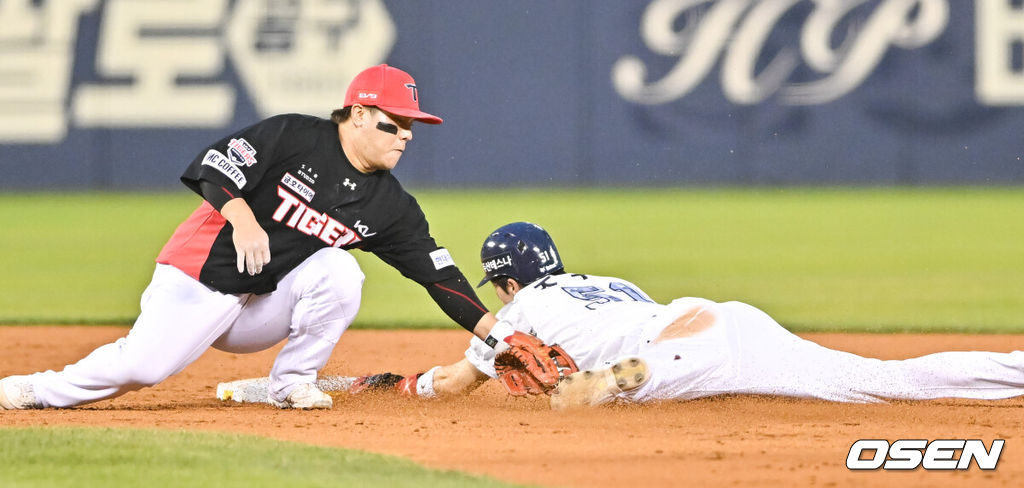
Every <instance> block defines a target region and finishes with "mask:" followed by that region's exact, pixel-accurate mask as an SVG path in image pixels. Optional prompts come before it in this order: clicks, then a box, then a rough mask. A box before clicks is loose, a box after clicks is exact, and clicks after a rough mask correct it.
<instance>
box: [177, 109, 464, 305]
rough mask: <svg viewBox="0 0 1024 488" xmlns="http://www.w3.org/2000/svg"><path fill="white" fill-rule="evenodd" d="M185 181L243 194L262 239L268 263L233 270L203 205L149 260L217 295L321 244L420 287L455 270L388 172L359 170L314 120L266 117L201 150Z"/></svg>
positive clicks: (223, 230) (262, 283)
mask: <svg viewBox="0 0 1024 488" xmlns="http://www.w3.org/2000/svg"><path fill="white" fill-rule="evenodd" d="M181 180H182V182H183V183H185V185H186V186H188V187H189V188H191V189H192V190H193V191H195V192H196V193H199V194H202V193H201V191H200V188H199V182H200V181H201V180H205V181H209V182H212V183H214V184H216V185H219V186H221V187H223V188H225V189H227V190H229V191H230V192H231V193H232V194H233V195H241V197H242V198H244V199H245V201H246V203H247V204H248V205H249V207H250V208H252V211H253V214H254V215H255V216H256V220H257V222H258V223H259V224H260V226H261V227H262V228H263V230H264V231H266V233H267V235H268V236H269V238H270V255H271V260H270V262H269V263H267V264H266V265H265V266H264V267H263V272H262V273H260V274H258V275H256V276H249V274H248V273H239V272H238V269H237V267H236V266H237V264H236V263H237V261H236V257H237V255H236V253H235V248H234V243H233V241H232V230H233V229H232V227H231V225H227V224H228V223H227V221H225V220H224V218H223V217H222V216H221V214H220V212H218V211H217V210H216V209H214V208H213V206H211V205H210V204H209V203H206V202H205V201H204V202H203V204H202V205H200V206H199V208H198V209H196V211H195V212H193V213H192V215H191V216H190V217H189V218H188V219H187V220H186V221H185V222H183V223H182V224H181V225H180V226H179V227H178V229H177V230H176V231H175V232H174V235H173V236H172V237H171V239H170V241H168V242H167V244H166V245H165V246H164V248H163V250H162V251H161V252H160V255H159V257H157V262H159V263H162V264H170V265H173V266H175V267H177V268H178V269H181V270H182V271H184V272H185V273H187V274H188V275H189V276H192V277H193V278H195V279H197V280H199V281H200V282H202V283H205V284H206V285H208V286H210V287H212V288H214V289H215V290H218V291H221V292H224V293H266V292H269V291H273V290H274V289H275V287H276V283H277V281H278V280H279V279H280V278H281V277H282V276H284V275H285V274H287V273H288V271H290V270H291V269H293V268H294V267H295V266H297V265H298V264H299V263H301V262H302V261H303V260H305V259H306V258H307V257H309V256H310V255H312V254H313V253H314V252H316V251H317V250H318V249H321V248H323V247H326V246H333V247H340V248H344V249H352V248H359V249H362V250H364V251H370V252H373V253H374V254H376V255H377V256H378V257H380V258H381V259H382V260H384V261H385V262H387V263H388V264H390V265H391V266H393V267H395V268H397V269H398V270H399V271H400V272H401V273H402V274H403V275H404V276H406V277H407V278H410V279H412V280H414V281H416V282H418V283H420V284H424V285H425V284H428V283H435V282H438V281H441V280H444V279H447V278H451V277H453V276H457V275H460V273H459V271H458V268H456V267H455V266H454V262H453V261H452V260H451V258H450V256H449V255H448V253H447V251H446V250H445V249H443V248H439V247H438V246H437V244H436V243H435V242H434V239H433V238H432V237H431V236H430V231H429V227H428V224H427V220H426V217H425V216H424V215H423V212H422V210H420V207H419V204H418V203H417V202H416V199H415V198H413V197H412V195H409V194H408V193H407V192H406V191H405V190H404V189H403V188H402V186H401V185H400V184H399V182H398V180H397V179H395V177H394V176H392V175H391V173H390V172H389V171H377V172H374V173H370V174H363V173H360V172H359V171H357V170H356V169H355V168H354V167H353V166H352V165H351V163H349V161H348V159H347V158H346V157H345V153H344V151H343V150H342V148H341V141H340V140H339V138H338V126H337V125H336V124H334V123H333V122H331V121H328V120H324V119H320V118H317V117H312V116H307V115H298V114H288V115H278V116H275V117H271V118H269V119H266V120H264V121H262V122H259V123H257V124H255V125H253V126H250V127H248V128H246V129H243V130H241V131H239V132H237V133H235V134H232V135H231V136H228V137H226V138H224V139H222V140H220V141H218V142H217V143H216V144H213V145H212V146H210V147H208V148H206V149H204V150H203V151H202V152H200V154H199V155H198V156H197V157H196V158H195V159H194V160H193V161H192V163H191V164H190V165H189V166H188V168H186V170H185V172H184V174H183V175H182V177H181Z"/></svg>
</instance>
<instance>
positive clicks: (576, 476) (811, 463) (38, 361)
mask: <svg viewBox="0 0 1024 488" xmlns="http://www.w3.org/2000/svg"><path fill="white" fill-rule="evenodd" d="M126 332H127V328H124V327H39V326H33V327H0V376H6V375H10V374H24V373H28V372H32V371H39V370H44V369H60V368H62V367H63V366H64V365H65V364H67V363H69V362H74V361H76V360H78V359H79V358H81V357H83V356H84V355H86V354H88V353H89V352H90V351H92V350H93V349H94V348H95V347H97V346H99V345H101V344H104V343H107V342H110V341H113V340H115V339H117V338H118V337H121V336H123V335H124V334H125V333H126ZM803 337H806V338H808V339H811V340H813V341H816V342H818V343H821V344H823V345H826V346H828V347H832V348H836V349H842V350H847V351H851V352H855V353H858V354H862V355H866V356H872V357H878V358H882V359H901V358H907V357H913V356H919V355H923V354H928V353H931V352H937V351H943V350H990V351H1003V352H1008V351H1011V350H1014V349H1024V335H979V336H969V335H869V334H856V335H849V334H804V335H803ZM468 338H469V337H468V335H467V334H466V333H465V332H463V331H460V330H450V331H365V330H351V331H348V332H346V333H345V335H344V336H343V337H342V340H341V342H340V343H339V345H338V348H337V349H336V350H335V353H334V356H333V359H332V360H331V362H330V364H329V365H328V366H327V368H326V369H325V370H324V373H325V374H337V375H346V376H353V375H360V374H367V373H372V372H382V371H392V372H396V373H403V374H406V373H415V372H419V371H423V370H425V369H427V368H429V367H431V366H434V365H436V364H448V363H451V362H454V361H456V360H458V359H460V358H461V357H462V353H463V351H464V349H465V346H466V344H467V341H468ZM279 349H280V346H278V347H276V348H273V349H271V350H269V351H265V352H262V353H258V354H251V355H237V354H228V353H224V352H220V351H215V350H211V351H209V352H207V353H206V354H205V355H203V357H202V358H200V359H199V361H197V362H196V363H194V364H192V365H191V366H189V367H188V368H186V369H185V371H184V372H182V373H181V374H179V375H177V376H174V377H172V378H170V379H169V380H167V381H166V382H164V383H162V384H160V385H158V386H156V387H154V388H148V389H144V390H141V391H139V392H134V393H129V394H127V395H125V396H123V397H120V398H117V399H114V400H108V401H103V402H99V403H95V404H92V405H87V406H84V407H79V408H75V409H66V410H42V411H14V412H0V424H2V425H3V426H5V427H7V426H56V425H88V426H121V427H145V428H162V429H173V430H203V431H220V432H233V433H246V434H257V435H263V436H267V437H272V438H277V439H283V440H289V441H297V442H305V443H310V444H317V445H325V446H337V447H347V448H355V449H363V450H367V451H373V452H378V453H385V454H392V455H397V456H403V457H406V458H409V459H412V460H414V461H416V462H418V463H420V464H423V465H425V466H429V467H434V468H445V469H457V470H461V471H467V472H471V473H478V474H486V475H489V476H493V477H496V478H500V479H503V480H508V481H513V482H524V483H536V484H542V485H548V486H572V487H591V486H596V487H617V488H618V487H622V486H745V485H756V486H780V487H781V486H786V487H790V486H900V487H907V486H947V485H954V484H955V485H956V486H1020V485H1021V483H1022V480H1024V398H1017V399H1011V400H1001V401H994V402H986V401H963V400H940V401H930V402H914V403H911V402H900V403H890V404H879V405H850V404H833V403H826V402H820V401H809V400H793V399H779V398H761V397H756V398H755V397H727V398H715V399H707V400H700V401H690V402H672V403H664V404H659V405H647V406H615V407H608V408H599V409H594V410H588V411H582V412H572V413H561V412H552V411H550V410H548V409H547V404H546V402H545V401H544V399H543V398H528V399H512V398H509V397H507V396H506V395H505V394H504V391H503V390H502V389H501V387H500V386H499V385H497V384H493V382H492V383H489V384H485V385H484V386H483V387H482V388H481V389H479V390H478V391H476V392H474V393H473V394H472V395H470V396H468V397H466V398H461V399H457V400H443V401H417V400H409V399H399V398H395V397H393V396H390V395H380V394H378V395H367V396H349V395H347V394H336V395H335V407H334V409H333V410H330V411H307V412H303V411H282V410H278V409H275V408H273V407H271V406H269V405H251V404H250V405H241V404H236V403H234V402H226V403H222V402H220V401H218V400H216V399H215V398H214V391H215V388H216V385H217V383H218V382H220V381H228V380H234V379H239V378H246V377H255V376H262V375H265V374H266V372H267V371H268V369H269V367H270V364H271V363H272V362H273V359H274V356H275V355H276V353H277V351H278V350H279ZM808 367H811V368H813V367H814V365H808ZM865 438H870V439H888V440H890V441H892V440H895V439H929V440H933V439H950V438H963V439H981V440H983V441H984V442H985V445H986V446H988V445H990V444H991V441H992V440H993V439H1005V440H1006V444H1005V447H1004V449H1003V452H1002V456H1001V458H1000V462H999V465H998V468H997V469H996V470H994V471H983V470H980V469H978V468H977V466H974V465H973V464H972V467H971V469H970V470H969V471H954V472H935V471H923V470H921V469H917V470H914V471H906V472H886V471H880V470H879V471H856V472H853V471H849V470H847V468H846V456H847V453H848V451H849V449H850V446H851V445H852V444H853V442H854V441H856V440H857V439H865Z"/></svg>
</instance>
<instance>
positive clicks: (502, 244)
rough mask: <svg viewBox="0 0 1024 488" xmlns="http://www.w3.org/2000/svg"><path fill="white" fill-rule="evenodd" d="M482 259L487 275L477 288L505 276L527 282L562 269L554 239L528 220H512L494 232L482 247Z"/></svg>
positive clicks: (521, 282)
mask: <svg viewBox="0 0 1024 488" xmlns="http://www.w3.org/2000/svg"><path fill="white" fill-rule="evenodd" d="M480 261H481V262H482V263H483V265H484V279H483V280H481V281H480V284H479V285H476V286H477V288H480V287H481V286H484V284H486V283H487V282H489V281H491V280H494V279H495V278H500V277H502V276H507V277H509V278H513V279H515V280H516V281H518V282H519V283H520V284H522V285H523V286H525V285H528V284H530V283H533V282H534V281H537V280H538V279H540V278H541V277H543V276H546V275H549V274H552V273H555V272H558V271H561V270H562V260H561V258H559V256H558V249H556V248H555V241H553V240H551V236H549V235H548V233H547V231H545V230H544V229H542V228H541V227H540V226H539V225H536V224H531V223H529V222H513V223H511V224H508V225H503V226H501V227H499V228H498V230H496V231H494V232H492V233H491V235H490V236H488V237H487V240H486V241H484V246H483V248H481V249H480Z"/></svg>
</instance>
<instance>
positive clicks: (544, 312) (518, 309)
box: [466, 274, 678, 377]
mask: <svg viewBox="0 0 1024 488" xmlns="http://www.w3.org/2000/svg"><path fill="white" fill-rule="evenodd" d="M676 315H678V313H677V312H675V311H672V310H669V309H668V308H667V307H666V306H664V305H660V304H657V303H654V301H653V300H651V298H650V297H648V296H647V294H646V293H644V292H643V291H642V290H641V289H640V288H639V287H637V286H636V285H634V284H633V283H630V282H628V281H626V280H623V279H619V278H611V277H605V276H594V275H579V274H561V275H549V276H545V277H544V278H541V279H539V280H537V281H536V282H534V283H531V284H530V285H528V286H526V287H525V288H523V290H521V291H520V292H519V293H516V295H515V298H514V299H513V300H512V302H510V303H509V304H508V305H505V306H504V307H503V308H502V309H501V310H500V311H498V314H497V316H498V320H500V321H504V322H507V323H509V324H510V325H511V326H512V328H514V329H516V330H519V331H522V332H526V333H530V334H533V335H535V336H537V338H539V339H540V340H541V341H543V342H544V343H545V344H558V345H560V346H562V348H563V349H565V351H566V352H567V353H568V354H569V355H570V356H572V358H573V360H574V361H576V365H577V366H579V368H580V369H592V368H599V367H605V366H606V365H607V364H609V361H613V360H615V359H618V358H621V357H624V356H629V355H635V354H637V352H638V351H639V350H640V348H641V346H643V345H644V344H646V343H648V342H650V341H651V340H653V338H654V337H656V336H657V335H658V333H659V332H660V331H661V330H662V329H663V328H664V327H665V325H666V324H667V323H668V322H670V321H671V320H673V319H674V318H675V316H676ZM466 358H467V359H468V360H469V362H470V363H472V364H473V366H475V367H476V368H477V369H479V370H480V371H481V372H483V373H485V374H487V375H489V376H491V377H494V376H495V373H494V349H492V348H491V347H489V346H487V345H486V344H485V343H484V342H483V341H481V340H480V339H478V338H476V337H474V338H473V339H472V341H471V343H470V347H469V349H468V350H467V351H466Z"/></svg>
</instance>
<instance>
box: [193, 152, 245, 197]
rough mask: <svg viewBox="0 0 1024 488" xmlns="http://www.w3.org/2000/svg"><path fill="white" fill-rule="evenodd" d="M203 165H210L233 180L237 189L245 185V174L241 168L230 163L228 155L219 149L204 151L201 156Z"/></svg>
mask: <svg viewBox="0 0 1024 488" xmlns="http://www.w3.org/2000/svg"><path fill="white" fill-rule="evenodd" d="M203 166H210V167H211V168H213V169H216V170H217V171H220V172H221V173H223V174H224V176H227V177H228V179H230V180H231V181H233V182H235V185H237V186H238V189H239V190H241V189H242V187H244V186H245V174H243V173H242V170H240V169H238V166H235V165H233V164H231V161H230V160H228V157H227V156H225V155H224V153H222V152H220V151H217V150H215V149H210V150H209V151H206V156H205V157H203Z"/></svg>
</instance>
